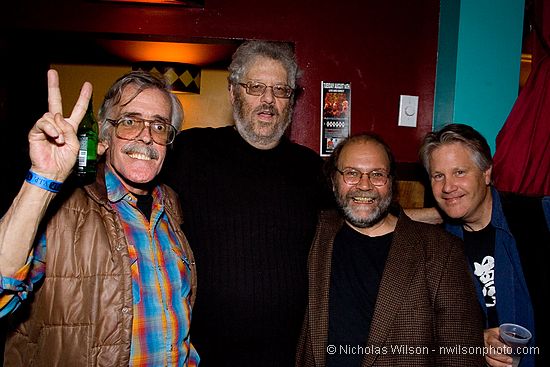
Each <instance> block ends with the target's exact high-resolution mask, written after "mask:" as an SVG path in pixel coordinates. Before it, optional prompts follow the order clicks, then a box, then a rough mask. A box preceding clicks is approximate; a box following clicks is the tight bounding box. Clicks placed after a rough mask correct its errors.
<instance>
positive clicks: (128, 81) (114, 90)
mask: <svg viewBox="0 0 550 367" xmlns="http://www.w3.org/2000/svg"><path fill="white" fill-rule="evenodd" d="M128 86H134V87H135V88H136V92H135V93H134V95H132V96H131V97H130V99H128V100H127V101H122V95H123V93H124V90H125V89H126V88H127V87H128ZM151 88H153V89H158V90H159V91H161V92H162V93H163V94H164V95H166V96H167V97H168V98H169V99H170V104H171V106H172V108H171V110H172V112H171V116H170V123H171V124H172V126H174V127H175V128H176V130H177V131H178V132H179V131H180V128H181V126H182V124H183V107H182V105H181V102H180V101H179V99H178V97H177V96H176V95H175V94H173V93H171V91H170V87H169V85H168V84H167V83H166V81H165V80H164V79H162V78H160V77H158V76H156V75H154V74H151V73H149V72H146V71H131V72H129V73H127V74H125V75H123V76H122V77H120V78H119V79H118V80H117V81H116V82H115V83H114V84H113V85H112V86H111V88H109V90H108V91H107V93H106V94H105V98H104V99H103V103H102V104H101V107H100V108H99V113H98V118H99V122H100V127H99V140H100V141H107V142H110V139H111V131H112V129H113V128H114V127H113V125H111V124H109V123H107V121H105V120H106V119H107V118H115V116H110V114H111V112H112V111H113V109H114V108H115V107H117V106H119V105H121V104H122V105H127V104H128V103H130V102H131V101H133V100H134V98H136V97H137V96H138V95H139V94H140V93H141V92H143V91H144V90H146V89H151Z"/></svg>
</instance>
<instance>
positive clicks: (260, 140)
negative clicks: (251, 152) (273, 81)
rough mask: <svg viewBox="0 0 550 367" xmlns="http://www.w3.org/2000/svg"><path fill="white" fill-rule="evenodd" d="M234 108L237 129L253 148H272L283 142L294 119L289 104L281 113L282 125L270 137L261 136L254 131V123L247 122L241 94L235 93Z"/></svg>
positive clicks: (275, 128)
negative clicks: (284, 135)
mask: <svg viewBox="0 0 550 367" xmlns="http://www.w3.org/2000/svg"><path fill="white" fill-rule="evenodd" d="M234 104H235V106H234V108H233V119H234V120H235V127H236V128H237V131H238V132H239V134H240V135H241V136H242V137H243V139H244V140H246V141H247V142H248V143H249V144H251V145H253V146H271V145H277V144H278V143H279V141H280V140H281V138H282V136H283V134H284V133H285V130H286V129H287V127H288V125H290V122H291V119H292V107H291V104H290V103H289V104H288V105H287V107H286V108H285V109H284V110H283V111H282V112H281V115H280V116H283V121H282V123H278V124H277V125H276V126H275V127H274V129H273V133H271V134H270V135H268V136H259V135H258V134H256V132H255V131H254V125H253V124H252V121H247V120H246V119H245V116H244V100H243V99H242V98H241V94H240V93H235V99H234Z"/></svg>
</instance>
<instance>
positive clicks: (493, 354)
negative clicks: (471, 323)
mask: <svg viewBox="0 0 550 367" xmlns="http://www.w3.org/2000/svg"><path fill="white" fill-rule="evenodd" d="M483 339H484V341H485V347H486V348H487V351H488V352H487V354H486V355H485V361H486V362H487V364H488V365H489V366H491V367H508V366H511V365H512V357H510V356H509V355H508V354H503V353H497V351H501V352H504V351H505V350H506V349H505V348H506V347H507V346H506V344H504V343H503V342H502V340H500V333H499V330H498V327H496V328H492V329H485V330H484V331H483Z"/></svg>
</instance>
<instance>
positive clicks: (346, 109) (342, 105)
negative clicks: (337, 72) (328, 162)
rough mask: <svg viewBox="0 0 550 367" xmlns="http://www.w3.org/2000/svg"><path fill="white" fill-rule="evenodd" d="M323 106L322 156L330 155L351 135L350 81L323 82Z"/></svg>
mask: <svg viewBox="0 0 550 367" xmlns="http://www.w3.org/2000/svg"><path fill="white" fill-rule="evenodd" d="M321 108H322V109H321V156H328V155H330V153H332V151H333V150H334V148H335V147H336V145H338V143H339V142H340V141H342V140H343V139H344V138H347V137H348V136H349V135H350V131H351V127H350V122H351V118H350V116H351V85H350V83H349V82H321Z"/></svg>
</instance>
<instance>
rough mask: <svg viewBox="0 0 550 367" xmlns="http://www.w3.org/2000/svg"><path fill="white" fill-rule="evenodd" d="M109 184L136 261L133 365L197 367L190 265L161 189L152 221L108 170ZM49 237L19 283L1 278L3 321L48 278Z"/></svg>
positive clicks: (18, 277) (22, 271)
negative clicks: (191, 336) (44, 277)
mask: <svg viewBox="0 0 550 367" xmlns="http://www.w3.org/2000/svg"><path fill="white" fill-rule="evenodd" d="M105 183H106V186H107V193H108V198H109V201H110V203H111V206H112V207H113V209H114V210H115V211H116V212H117V214H118V215H119V217H120V219H121V223H122V224H123V230H124V233H125V235H126V238H127V239H128V244H129V247H128V251H129V255H130V258H131V272H132V292H133V301H134V306H133V307H134V308H133V316H134V317H133V326H132V344H131V352H130V365H131V366H197V365H198V362H199V357H198V354H197V352H196V350H195V348H194V347H193V346H192V344H191V342H190V337H189V326H190V322H191V303H190V290H191V285H190V279H191V271H190V268H189V261H188V259H187V258H186V256H185V254H184V253H183V250H182V247H181V245H180V244H179V243H178V242H177V239H176V236H175V234H174V233H173V232H172V230H171V229H170V226H169V222H168V218H167V216H166V213H165V211H164V205H163V200H162V198H163V193H162V191H161V189H160V188H159V187H156V188H155V189H154V190H153V193H152V196H153V207H152V212H151V218H150V221H148V220H147V218H145V216H144V215H143V214H142V213H141V212H140V211H139V209H138V208H137V200H136V198H135V197H134V196H133V195H132V194H131V193H129V192H128V191H127V190H126V188H125V187H124V186H123V185H122V184H121V182H120V180H119V179H118V178H117V177H116V176H115V174H114V173H113V172H112V171H111V170H109V169H108V168H107V167H106V170H105ZM45 238H46V237H45V235H43V236H42V237H41V239H40V241H39V243H38V245H37V246H36V247H35V249H34V252H31V254H30V255H29V259H28V261H27V264H25V266H23V267H22V268H21V269H20V270H19V271H18V273H17V274H16V276H15V277H14V278H6V277H4V278H2V277H0V316H3V315H5V314H7V313H10V312H13V311H14V310H15V309H17V308H18V307H19V305H20V303H21V301H22V300H24V299H25V298H27V295H28V292H30V291H32V289H33V284H34V283H36V282H37V281H39V280H40V279H41V278H42V277H43V276H44V274H45V263H44V259H45V252H46V239H45ZM4 290H8V292H4ZM10 291H11V292H10Z"/></svg>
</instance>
